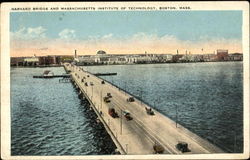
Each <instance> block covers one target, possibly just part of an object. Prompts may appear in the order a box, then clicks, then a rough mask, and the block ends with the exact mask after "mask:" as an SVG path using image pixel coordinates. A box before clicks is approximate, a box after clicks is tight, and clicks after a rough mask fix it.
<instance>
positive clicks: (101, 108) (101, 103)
mask: <svg viewBox="0 0 250 160" xmlns="http://www.w3.org/2000/svg"><path fill="white" fill-rule="evenodd" d="M100 102H101V109H102V90H101V92H100Z"/></svg>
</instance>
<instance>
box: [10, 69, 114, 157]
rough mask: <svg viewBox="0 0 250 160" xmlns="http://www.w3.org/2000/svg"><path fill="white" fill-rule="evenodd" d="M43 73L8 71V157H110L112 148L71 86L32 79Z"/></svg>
mask: <svg viewBox="0 0 250 160" xmlns="http://www.w3.org/2000/svg"><path fill="white" fill-rule="evenodd" d="M47 69H48V70H52V71H53V72H54V73H55V74H62V73H65V71H64V69H63V68H55V67H54V68H46V70H47ZM44 70H45V68H12V69H11V155H96V154H111V153H112V152H113V151H114V150H115V145H114V144H113V142H112V140H111V138H110V137H109V135H108V134H107V133H106V131H105V129H104V127H103V126H102V124H98V123H96V118H97V117H96V115H95V113H94V112H93V111H90V110H89V104H88V103H87V101H86V100H85V99H79V97H78V94H77V92H76V90H75V89H74V88H73V85H72V84H71V83H59V82H58V81H59V79H58V78H55V79H33V78H32V76H33V75H39V74H41V73H43V71H44Z"/></svg>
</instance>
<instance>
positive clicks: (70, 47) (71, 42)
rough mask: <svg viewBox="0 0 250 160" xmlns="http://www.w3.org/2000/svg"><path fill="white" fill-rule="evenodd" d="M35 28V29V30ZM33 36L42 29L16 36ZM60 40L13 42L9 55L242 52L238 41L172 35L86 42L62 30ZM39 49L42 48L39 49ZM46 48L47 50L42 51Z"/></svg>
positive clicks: (97, 37) (112, 37) (91, 38)
mask: <svg viewBox="0 0 250 160" xmlns="http://www.w3.org/2000/svg"><path fill="white" fill-rule="evenodd" d="M37 28H38V27H37ZM24 33H26V34H28V35H29V34H31V33H32V34H35V35H36V37H39V35H40V37H45V31H44V30H42V28H40V31H39V29H37V30H36V32H35V30H34V28H33V29H29V30H28V29H20V30H19V31H18V32H16V35H24ZM59 36H60V38H57V39H50V38H45V39H44V38H41V39H36V40H27V41H22V40H19V41H15V43H12V45H11V48H12V50H11V52H12V53H11V54H12V55H15V56H18V55H24V56H25V55H33V54H36V55H49V54H62V55H63V54H67V55H69V54H72V55H73V53H74V50H75V49H77V50H78V53H79V54H96V52H97V51H98V50H105V51H106V52H107V53H110V54H132V53H133V54H136V53H144V52H145V51H147V52H148V53H172V54H175V53H176V50H177V49H178V51H179V53H180V54H185V51H186V50H188V52H191V53H192V54H199V53H201V48H203V49H204V53H213V52H214V51H215V50H216V49H228V50H229V52H230V53H233V52H242V41H241V39H226V38H214V37H207V36H205V35H204V36H203V37H201V38H200V39H198V40H197V41H193V40H192V41H191V40H190V41H188V40H180V39H178V38H177V37H175V36H174V35H163V36H159V35H157V34H146V33H143V32H139V33H136V34H134V35H131V36H127V37H118V36H117V35H113V34H112V33H109V34H106V35H95V36H89V37H87V38H85V39H79V38H76V34H75V31H74V30H72V29H64V30H62V31H61V32H60V33H59ZM41 48H42V49H41ZM44 48H46V49H44Z"/></svg>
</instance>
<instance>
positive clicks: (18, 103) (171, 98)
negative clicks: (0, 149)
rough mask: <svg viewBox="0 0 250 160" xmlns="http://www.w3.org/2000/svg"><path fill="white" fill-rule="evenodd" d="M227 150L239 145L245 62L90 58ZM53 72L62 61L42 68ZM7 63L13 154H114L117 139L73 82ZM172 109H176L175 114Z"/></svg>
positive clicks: (118, 82)
mask: <svg viewBox="0 0 250 160" xmlns="http://www.w3.org/2000/svg"><path fill="white" fill-rule="evenodd" d="M84 68H85V69H87V70H88V71H90V72H93V73H98V72H99V73H100V72H116V73H118V74H117V76H103V77H102V78H104V79H106V80H108V81H110V82H112V83H114V84H115V85H117V86H119V87H121V88H122V89H124V90H126V91H127V92H129V93H131V94H133V95H135V96H137V97H138V98H140V99H142V100H143V101H144V102H145V103H147V104H149V105H151V106H152V107H153V108H154V109H156V110H158V111H160V112H161V113H163V114H164V115H166V116H168V117H170V118H171V119H173V120H174V121H175V120H176V119H177V122H178V123H180V124H181V125H183V126H184V127H186V128H188V129H189V130H191V131H193V132H194V133H196V134H198V135H199V136H201V137H203V138H205V139H207V140H208V141H210V142H212V143H214V144H216V145H217V146H219V147H220V148H222V149H223V150H225V151H226V152H237V153H240V152H242V151H243V84H242V79H243V78H242V77H243V73H242V72H243V63H242V62H222V63H220V62H216V63H177V64H146V65H109V66H87V67H84ZM46 69H48V70H52V71H53V72H54V73H55V74H62V73H64V69H63V68H46ZM44 70H45V69H44V68H12V69H11V131H12V133H11V154H12V155H93V154H98V155H99V154H111V153H112V152H113V151H114V149H115V145H114V144H113V142H112V140H111V138H110V137H109V135H108V134H107V133H106V132H105V129H104V128H103V126H102V125H101V124H97V123H96V121H95V118H96V116H95V114H94V113H93V111H90V110H89V106H88V103H87V102H86V100H84V99H79V98H78V96H77V93H76V91H75V89H74V88H73V86H72V84H70V83H59V82H58V79H33V78H32V76H33V75H37V74H41V73H42V72H43V71H44ZM176 113H177V114H176Z"/></svg>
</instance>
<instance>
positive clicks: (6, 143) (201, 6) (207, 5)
mask: <svg viewBox="0 0 250 160" xmlns="http://www.w3.org/2000/svg"><path fill="white" fill-rule="evenodd" d="M45 6H46V7H62V6H64V7H65V6H67V7H79V6H95V7H96V6H103V7H123V6H137V7H148V6H155V7H159V6H177V7H178V6H190V7H191V10H192V11H193V10H242V11H243V26H242V27H243V35H242V40H243V53H244V55H243V57H244V58H243V59H244V60H243V63H244V64H243V66H244V68H243V73H244V77H243V83H244V91H243V93H244V98H243V99H244V125H243V126H244V127H243V128H244V153H243V154H195V155H136V156H135V155H125V156H124V155H113V156H11V155H10V44H9V42H10V35H9V33H10V32H9V13H10V8H11V7H45ZM177 10H178V9H177ZM124 11H127V10H124ZM169 11H171V10H169ZM175 11H176V10H175ZM15 12H16V11H15ZM32 12H34V11H32ZM39 12H41V11H39ZM46 12H49V11H46ZM248 157H249V3H248V2H246V1H245V2H244V1H243V2H242V1H230V2H220V1H215V2H126V3H125V2H72V3H71V2H70V3H68V2H53V3H48V2H47V3H45V2H40V3H2V4H1V158H2V159H20V160H21V159H247V158H248Z"/></svg>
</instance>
